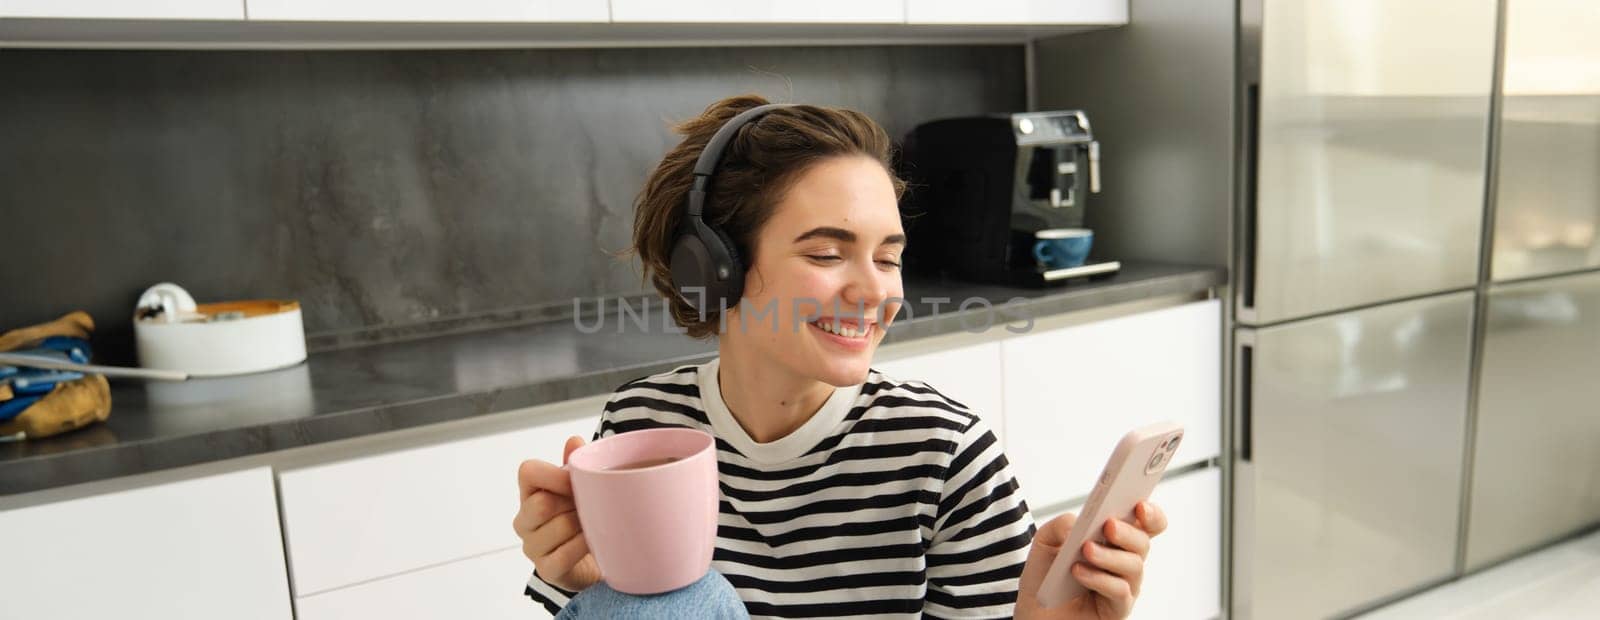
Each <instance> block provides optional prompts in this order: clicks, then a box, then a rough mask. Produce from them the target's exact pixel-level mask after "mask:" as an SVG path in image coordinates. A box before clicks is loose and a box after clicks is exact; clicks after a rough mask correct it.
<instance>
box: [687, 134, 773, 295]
mask: <svg viewBox="0 0 1600 620" xmlns="http://www.w3.org/2000/svg"><path fill="white" fill-rule="evenodd" d="M790 105H793V104H787V103H769V104H765V105H759V106H756V107H753V108H750V109H748V110H745V111H743V112H740V113H739V114H738V115H737V116H734V117H733V118H731V119H728V122H726V123H723V125H722V128H720V129H718V130H717V133H715V134H713V135H712V136H711V141H710V142H707V143H706V148H705V150H702V151H700V159H699V160H698V161H696V162H695V164H694V186H693V187H691V188H690V189H689V201H688V202H689V205H688V211H687V212H686V213H685V214H684V218H683V223H682V224H681V225H679V227H678V238H677V240H676V241H674V242H673V244H672V263H671V269H672V286H673V288H674V290H676V291H677V292H678V296H679V297H681V298H683V300H684V301H686V302H688V303H689V305H690V306H693V307H694V308H695V310H697V311H699V313H700V316H708V315H709V314H710V313H711V312H712V311H719V310H721V309H723V308H729V307H733V306H735V305H737V304H738V303H739V297H740V295H741V294H743V292H744V271H745V265H744V261H743V260H742V259H741V258H740V257H739V250H738V248H737V247H736V246H735V245H734V243H733V239H732V238H730V237H728V234H727V233H725V232H722V229H721V228H718V227H716V226H712V225H710V224H707V223H706V221H705V219H704V218H703V217H701V215H702V213H703V212H704V211H705V206H706V194H709V193H710V192H711V178H712V176H713V175H714V174H715V173H716V170H717V162H718V161H720V160H721V159H722V150H723V149H724V148H726V147H727V145H728V142H729V141H731V140H733V137H734V136H735V135H738V133H739V128H741V127H743V126H745V124H747V123H750V122H752V121H754V120H756V119H757V118H760V117H761V115H763V114H766V113H767V112H771V111H772V110H775V109H778V108H784V107H789V106H790ZM692 288H698V289H701V290H703V291H704V293H703V294H696V291H694V290H687V289H692Z"/></svg>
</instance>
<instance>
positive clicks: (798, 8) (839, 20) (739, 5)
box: [611, 0, 906, 24]
mask: <svg viewBox="0 0 1600 620" xmlns="http://www.w3.org/2000/svg"><path fill="white" fill-rule="evenodd" d="M905 9H906V7H905V2H904V0H812V1H810V2H793V1H790V0H691V1H684V2H661V1H660V0H611V21H613V22H617V23H697V24H718V23H752V24H755V23H797V24H804V23H812V24H867V23H871V24H900V23H905V20H906V10H905Z"/></svg>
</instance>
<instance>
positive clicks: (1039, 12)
mask: <svg viewBox="0 0 1600 620" xmlns="http://www.w3.org/2000/svg"><path fill="white" fill-rule="evenodd" d="M905 2H906V22H907V23H911V24H1098V25H1120V24H1126V23H1128V0H987V1H985V2H974V1H973V0H905Z"/></svg>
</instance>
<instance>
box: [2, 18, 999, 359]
mask: <svg viewBox="0 0 1600 620" xmlns="http://www.w3.org/2000/svg"><path fill="white" fill-rule="evenodd" d="M1023 83H1024V77H1023V57H1022V50H1021V48H1020V47H1016V46H960V47H954V46H949V47H947V46H918V47H900V46H886V47H805V48H669V49H602V50H492V51H482V50H474V51H361V52H347V51H313V52H298V51H297V52H199V51H178V52H153V51H59V50H43V51H19V50H0V252H3V254H0V256H3V257H4V260H3V261H0V330H3V329H8V328H11V327H17V326H20V325H24V324H28V323H33V322H38V321H43V320H48V319H51V318H54V317H55V316H58V315H60V314H63V313H65V312H67V311H70V310H73V309H83V310H87V311H89V313H90V314H92V315H93V316H94V318H95V320H96V321H97V322H98V324H99V333H98V334H97V338H96V341H97V342H96V344H97V346H98V347H99V349H100V350H99V353H100V355H98V356H97V357H99V358H100V359H101V360H102V361H110V362H131V361H132V358H133V355H132V327H131V324H130V320H131V318H130V317H131V312H132V308H133V304H134V301H135V299H136V297H137V296H138V294H139V293H140V292H141V291H142V290H143V289H144V288H145V287H147V286H149V285H152V284H155V283H157V282H163V281H172V282H176V283H178V284H180V285H182V286H184V287H185V288H187V289H188V290H189V291H190V292H191V293H193V294H194V295H195V297H196V298H197V299H198V300H200V301H201V302H202V303H205V302H208V301H221V300H228V299H247V298H264V297H272V298H292V299H298V300H300V302H301V304H302V305H303V307H304V312H305V326H306V330H307V333H308V334H309V335H311V336H312V337H313V339H314V341H315V340H316V339H317V338H321V339H322V340H323V341H326V342H332V341H336V340H338V339H339V338H340V336H341V335H349V334H361V333H365V332H370V331H371V330H374V329H379V328H399V329H398V331H406V330H409V331H412V332H415V331H417V330H418V329H419V328H423V329H425V326H426V325H431V324H448V325H456V326H459V325H461V324H463V323H470V322H471V321H472V320H473V318H472V317H475V316H480V315H493V316H505V315H506V314H507V311H508V310H513V311H514V310H517V309H526V308H536V307H539V306H548V305H550V304H564V303H570V300H571V299H572V298H573V297H585V298H588V297H592V296H597V295H620V294H632V293H638V292H641V291H645V290H646V287H645V285H644V284H643V283H642V281H641V280H640V274H639V270H638V268H637V261H635V260H632V259H625V260H624V259H618V258H615V257H613V256H612V255H611V254H609V253H608V252H610V251H617V250H621V249H622V248H624V247H626V246H627V244H628V240H629V236H630V233H631V227H632V222H633V216H632V202H633V199H634V197H635V195H636V194H637V192H638V191H639V188H640V186H641V185H642V183H643V180H644V177H645V175H646V173H647V172H648V171H649V170H650V168H651V166H652V165H654V163H655V161H656V159H657V158H659V157H660V155H661V154H662V153H663V152H664V151H665V150H666V149H667V148H668V147H669V146H670V145H671V144H673V143H674V142H675V137H674V136H673V135H672V134H671V133H670V131H669V125H670V124H672V123H673V122H676V121H678V120H682V119H684V118H687V117H689V116H692V115H694V114H696V113H698V112H699V111H700V110H701V109H703V108H704V107H705V106H706V105H707V104H708V103H710V102H711V101H713V100H715V99H717V98H720V97H723V96H727V95H733V94H739V93H744V92H755V93H759V94H762V95H765V96H767V97H769V98H772V99H775V100H779V101H796V102H806V103H817V104H825V105H838V106H846V107H851V108H855V109H858V110H861V111H863V112H866V113H867V114H869V115H871V116H872V117H873V118H875V119H877V120H878V121H879V122H880V123H882V124H883V125H884V126H885V127H887V128H888V129H889V131H890V132H891V133H892V134H893V135H895V136H897V137H898V136H903V135H904V133H905V132H906V131H907V130H909V129H910V128H911V127H912V126H913V125H915V124H916V123H918V122H921V121H923V120H927V119H931V118H936V117H941V116H950V115H962V114H975V113H984V112H996V111H1015V110H1020V109H1021V108H1022V107H1023V106H1024V84H1023Z"/></svg>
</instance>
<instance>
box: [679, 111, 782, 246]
mask: <svg viewBox="0 0 1600 620" xmlns="http://www.w3.org/2000/svg"><path fill="white" fill-rule="evenodd" d="M791 105H793V104H789V103H768V104H763V105H758V106H756V107H753V108H750V109H748V110H745V111H743V112H740V113H738V114H737V115H735V116H734V117H733V118H730V119H728V122H726V123H723V124H722V127H720V128H718V129H717V133H714V134H712V135H711V140H709V141H707V142H706V147H705V148H704V149H701V151H700V158H699V159H697V160H695V162H694V186H693V187H691V188H690V189H689V213H688V215H689V217H691V218H699V217H700V214H701V213H703V212H704V211H705V206H706V192H707V191H710V189H711V177H712V176H713V175H715V174H716V172H717V164H718V163H720V162H721V161H722V151H723V149H726V148H727V147H728V142H730V141H732V140H733V137H734V136H736V135H739V129H740V128H742V127H744V126H745V125H747V124H749V123H750V122H752V121H754V120H756V119H757V118H760V117H761V116H762V115H764V114H766V113H768V112H771V111H773V110H776V109H778V108H787V107H789V106H791Z"/></svg>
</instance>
